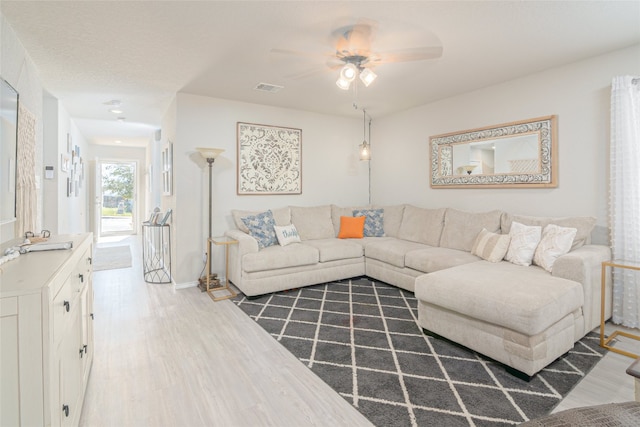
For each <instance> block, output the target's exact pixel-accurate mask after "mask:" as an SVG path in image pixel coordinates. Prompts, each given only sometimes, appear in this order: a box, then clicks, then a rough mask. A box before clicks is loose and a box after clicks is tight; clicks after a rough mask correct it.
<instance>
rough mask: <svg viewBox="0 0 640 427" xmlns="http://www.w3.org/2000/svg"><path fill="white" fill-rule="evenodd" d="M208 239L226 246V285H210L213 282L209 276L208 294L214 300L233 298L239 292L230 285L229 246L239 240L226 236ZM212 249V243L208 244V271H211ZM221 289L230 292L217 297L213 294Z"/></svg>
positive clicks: (217, 244)
mask: <svg viewBox="0 0 640 427" xmlns="http://www.w3.org/2000/svg"><path fill="white" fill-rule="evenodd" d="M208 240H209V242H211V243H213V244H214V245H216V246H224V285H222V286H216V287H210V286H209V285H210V282H211V278H210V276H207V282H206V284H207V294H209V296H210V297H211V299H212V300H214V301H222V300H225V299H229V298H233V297H235V296H236V295H237V294H236V293H235V292H234V290H233V289H231V287H230V286H229V246H230V245H235V244H237V243H238V241H237V240H234V239H232V238H230V237H226V236H222V237H210V238H209V239H208ZM210 250H211V245H207V265H206V266H205V268H206V271H209V263H210V262H211V253H209V251H210ZM219 291H227V292H228V294H227V295H223V296H220V297H217V296H215V295H214V294H213V293H214V292H219Z"/></svg>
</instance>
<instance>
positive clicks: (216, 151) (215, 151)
mask: <svg viewBox="0 0 640 427" xmlns="http://www.w3.org/2000/svg"><path fill="white" fill-rule="evenodd" d="M196 150H198V152H199V153H200V155H201V156H202V158H204V159H205V160H206V161H207V163H208V164H209V237H208V239H207V255H208V256H209V257H210V256H211V240H209V239H211V238H212V237H213V235H212V234H211V218H212V216H211V215H212V212H213V211H212V209H211V207H212V203H211V190H212V170H211V168H212V167H213V162H215V161H216V157H218V156H219V155H220V153H222V152H224V150H223V149H221V148H203V147H197V148H196ZM207 264H208V265H209V270H208V271H207V277H208V278H211V260H210V259H208V260H207Z"/></svg>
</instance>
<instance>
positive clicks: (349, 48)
mask: <svg viewBox="0 0 640 427" xmlns="http://www.w3.org/2000/svg"><path fill="white" fill-rule="evenodd" d="M376 28H377V23H376V22H375V21H371V20H364V19H361V20H359V21H358V23H356V24H351V25H346V26H343V27H340V28H338V29H337V30H335V31H333V33H332V36H333V45H334V46H335V48H336V52H337V53H338V54H342V55H343V56H351V55H362V56H366V55H368V54H369V52H370V51H371V43H372V42H373V39H374V35H375V30H376Z"/></svg>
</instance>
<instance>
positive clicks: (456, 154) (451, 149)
mask: <svg viewBox="0 0 640 427" xmlns="http://www.w3.org/2000/svg"><path fill="white" fill-rule="evenodd" d="M556 122H557V116H547V117H540V118H536V119H530V120H522V121H518V122H511V123H505V124H501V125H496V126H488V127H483V128H478V129H470V130H465V131H461V132H451V133H447V134H442V135H435V136H431V137H430V138H429V143H430V153H431V187H432V188H468V187H474V188H508V187H547V188H549V187H557V186H558V183H557V175H558V171H557V169H558V167H557V157H558V155H557V123H556Z"/></svg>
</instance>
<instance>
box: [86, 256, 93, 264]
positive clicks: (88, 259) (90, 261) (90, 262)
mask: <svg viewBox="0 0 640 427" xmlns="http://www.w3.org/2000/svg"><path fill="white" fill-rule="evenodd" d="M87 262H88V263H89V265H91V264H92V263H93V259H92V258H91V257H88V258H87Z"/></svg>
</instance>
